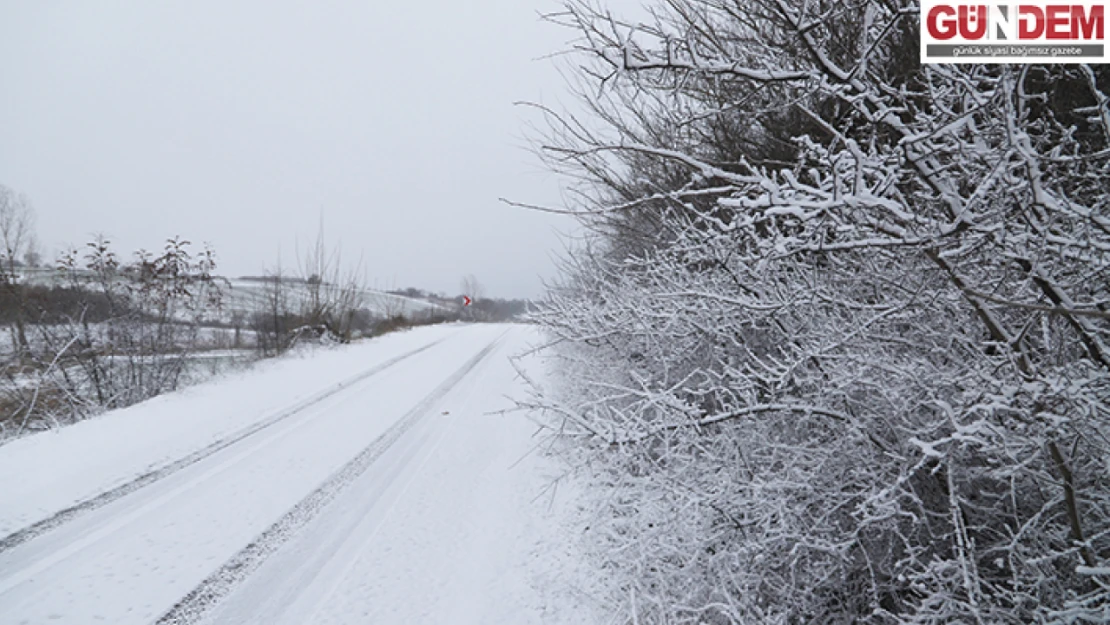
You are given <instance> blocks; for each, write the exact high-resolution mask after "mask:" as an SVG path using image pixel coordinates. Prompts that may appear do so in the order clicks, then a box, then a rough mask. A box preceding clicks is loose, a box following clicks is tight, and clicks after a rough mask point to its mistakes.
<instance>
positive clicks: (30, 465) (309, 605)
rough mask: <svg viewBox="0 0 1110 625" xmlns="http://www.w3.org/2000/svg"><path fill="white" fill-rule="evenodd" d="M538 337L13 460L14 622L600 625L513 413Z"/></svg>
mask: <svg viewBox="0 0 1110 625" xmlns="http://www.w3.org/2000/svg"><path fill="white" fill-rule="evenodd" d="M533 338H534V337H533V335H532V334H531V330H530V329H528V328H524V327H519V326H508V325H503V326H491V325H485V326H462V325H453V326H438V327H431V328H424V329H420V330H414V331H410V332H405V333H400V334H394V335H390V336H387V337H383V338H381V339H378V340H375V341H373V342H369V343H365V344H360V345H356V346H352V347H349V348H345V349H339V350H320V351H318V352H316V353H314V354H312V355H311V356H307V357H302V358H298V359H289V360H285V361H279V362H275V363H272V364H270V365H268V366H264V367H260V368H258V369H256V370H252V371H250V372H247V373H243V374H239V375H236V376H232V377H229V378H225V379H223V380H221V381H219V382H216V383H209V384H203V385H200V386H197V387H193V388H191V389H188V390H186V391H184V392H181V393H177V394H174V395H171V396H166V397H162V398H158V399H155V400H153V401H149V402H146V403H143V404H140V405H138V406H133V407H131V408H128V409H124V410H120V411H116V412H113V413H109V414H107V415H105V416H103V417H101V418H98V419H94V420H90V421H87V422H83V423H80V424H77V425H75V426H72V427H69V428H65V429H64V430H62V431H60V432H56V433H45V434H41V435H36V436H32V437H29V438H26V439H23V440H19V441H15V442H13V443H11V444H9V445H6V446H4V447H0V471H3V474H4V475H7V476H19V478H18V479H6V480H5V481H4V486H3V487H2V488H3V490H2V493H0V623H12V624H23V623H27V624H31V623H98V622H103V623H113V624H120V625H123V624H129V623H136V624H137V623H155V622H158V623H260V624H261V623H266V624H282V623H288V624H302V623H305V624H307V623H321V624H323V623H328V624H333V623H334V624H340V623H352V624H353V623H452V624H454V623H461V624H465V623H475V624H477V623H507V624H518V623H575V624H578V623H582V624H588V623H591V622H599V618H600V615H601V613H602V612H601V610H600V609H599V607H598V606H596V605H593V604H592V603H591V602H590V600H589V599H588V596H589V588H590V580H589V579H587V578H586V577H584V576H583V575H582V574H581V573H580V572H579V571H580V564H579V559H578V557H577V555H576V552H575V549H574V545H575V544H576V540H577V537H576V535H575V533H576V532H577V531H578V530H575V529H574V521H573V519H574V511H573V509H574V501H573V492H571V491H569V490H568V489H567V488H565V487H564V488H562V489H560V491H559V495H558V496H557V497H555V498H551V497H550V493H549V492H545V488H546V487H547V486H548V484H549V483H550V480H551V479H552V478H553V477H554V476H555V475H556V472H557V471H558V468H557V466H556V465H555V464H554V463H552V462H551V461H549V460H547V459H545V458H544V457H543V456H542V455H541V454H538V453H531V452H532V451H533V450H534V447H535V445H536V444H537V440H536V438H535V437H534V436H533V434H534V427H533V426H532V425H531V424H530V423H529V422H528V421H527V420H526V419H524V418H523V417H522V416H521V415H520V414H519V413H512V414H509V415H505V414H498V413H497V411H499V410H501V409H504V408H507V407H509V406H510V405H511V404H510V402H509V400H507V399H506V398H505V396H506V395H512V394H516V393H519V392H521V387H520V382H519V381H518V380H517V378H516V375H515V372H514V370H513V369H512V367H511V366H510V364H509V362H508V358H507V357H508V356H509V355H510V354H514V353H517V352H520V351H521V350H523V349H524V348H525V347H526V345H527V344H528V343H529V342H530V341H531V340H532V339H533ZM525 362H526V364H527V362H528V361H525ZM532 368H533V371H532V373H533V374H538V371H536V369H538V367H535V366H534V363H532ZM5 537H6V538H5Z"/></svg>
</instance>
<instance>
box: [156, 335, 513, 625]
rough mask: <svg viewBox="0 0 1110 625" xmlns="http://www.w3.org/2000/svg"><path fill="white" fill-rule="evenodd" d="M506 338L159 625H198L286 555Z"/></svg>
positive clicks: (488, 347)
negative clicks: (268, 563)
mask: <svg viewBox="0 0 1110 625" xmlns="http://www.w3.org/2000/svg"><path fill="white" fill-rule="evenodd" d="M506 334H508V332H507V331H506V332H504V333H502V334H501V335H500V336H498V337H497V338H495V339H494V340H493V341H491V342H490V343H489V345H486V346H485V347H484V348H482V350H481V351H480V352H478V353H477V354H475V355H474V357H473V358H471V359H470V360H468V361H467V362H466V363H464V364H463V366H462V367H460V368H459V369H458V370H457V371H455V373H453V374H451V377H449V378H447V379H446V380H444V381H443V382H442V383H441V384H440V385H439V386H437V387H436V388H435V390H433V391H432V392H431V393H429V394H428V395H426V396H425V397H424V399H423V400H421V401H420V403H419V404H417V405H416V406H414V407H413V408H412V409H411V410H409V411H408V412H407V413H405V415H404V416H403V417H401V419H400V420H398V421H397V422H396V423H394V424H393V425H392V426H390V428H389V429H388V430H386V431H385V433H383V434H382V435H381V436H379V437H378V438H376V439H374V440H373V441H372V442H371V443H370V444H369V445H367V446H366V447H364V448H363V449H362V451H360V452H359V453H358V455H356V456H355V457H354V458H352V459H351V460H350V461H348V462H347V463H346V464H344V465H343V466H342V467H340V468H339V469H338V470H336V471H335V472H334V473H332V475H331V476H330V477H329V478H328V479H327V480H326V481H325V482H324V483H323V484H321V485H320V486H319V487H317V488H316V489H315V490H313V491H312V492H311V493H309V494H308V495H307V496H305V498H304V499H302V500H301V501H300V502H298V503H297V504H296V505H295V506H293V507H292V508H291V509H290V510H289V511H288V512H286V513H285V514H284V515H283V516H282V517H281V518H280V519H278V520H277V521H276V522H275V523H274V524H273V525H271V526H270V527H269V528H267V529H266V530H265V531H263V532H262V533H261V534H259V535H258V536H257V537H256V538H255V539H254V540H253V541H251V543H250V544H248V545H247V546H246V547H244V548H243V549H242V550H240V551H239V553H237V554H235V555H234V556H232V557H231V558H230V559H229V560H228V561H227V562H225V563H224V564H223V566H221V567H220V568H219V569H217V570H216V571H215V572H214V573H212V574H211V575H209V576H208V577H207V578H205V580H204V581H202V582H201V583H200V584H198V585H197V587H196V588H194V589H193V590H191V591H190V592H189V593H188V594H187V595H185V597H184V598H182V599H181V600H180V601H179V602H177V604H176V605H174V606H173V607H172V608H170V609H169V610H168V611H167V612H166V613H165V614H163V615H162V616H161V617H160V618H159V619H158V620H157V621H156V622H155V625H192V624H194V623H197V622H198V621H200V620H201V619H203V618H204V616H205V615H206V613H207V612H208V610H210V609H211V608H212V607H213V606H215V605H216V604H217V603H219V602H220V600H222V599H223V598H224V597H226V596H227V595H228V594H229V593H230V592H231V591H232V590H233V589H234V588H235V586H236V585H237V584H238V583H239V582H241V581H242V580H244V579H246V578H247V577H248V576H249V575H250V574H251V573H253V572H254V571H255V569H257V568H258V567H259V566H260V565H261V564H262V562H263V561H265V560H266V558H267V557H269V556H270V555H271V554H273V553H274V552H276V551H277V550H278V549H280V548H281V546H282V545H284V544H285V543H286V542H287V541H288V540H289V539H290V538H292V537H293V536H294V535H295V534H296V533H297V531H298V530H300V529H301V528H302V527H304V526H305V525H307V524H308V522H309V521H311V520H312V519H313V518H314V517H315V516H316V514H317V513H319V512H320V510H322V509H323V508H324V507H325V506H326V505H327V504H328V503H330V502H331V501H332V500H333V499H335V497H336V496H337V495H339V493H341V492H342V491H343V490H344V489H345V488H346V487H347V486H348V485H349V484H350V483H351V482H353V481H354V480H355V479H356V478H358V477H359V476H360V475H362V473H364V472H365V471H366V470H367V469H368V468H370V465H372V464H373V463H374V462H375V461H376V460H377V459H378V458H379V457H380V456H381V455H382V454H383V453H385V451H386V450H387V449H389V448H390V447H391V446H392V445H393V444H394V443H396V442H397V440H398V439H400V438H401V437H402V436H403V435H404V434H405V433H406V432H408V431H409V430H410V429H411V428H412V427H413V426H414V425H416V424H417V423H419V422H420V421H421V420H422V419H423V418H424V417H425V416H427V414H428V411H429V410H430V409H431V407H432V406H433V405H434V404H435V403H436V402H437V401H439V400H440V399H442V398H443V396H444V395H446V394H447V393H448V392H449V391H450V390H451V389H452V388H454V387H455V386H456V385H457V384H458V383H459V382H461V381H462V379H463V378H465V377H466V376H467V374H469V373H470V372H471V371H473V370H474V368H475V367H477V366H478V364H479V363H481V362H482V361H483V360H484V359H485V358H486V357H487V356H489V355H490V353H492V352H493V350H494V348H496V347H497V345H498V344H499V343H500V342H501V340H502V339H503V338H504V337H505V335H506Z"/></svg>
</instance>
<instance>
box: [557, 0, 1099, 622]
mask: <svg viewBox="0 0 1110 625" xmlns="http://www.w3.org/2000/svg"><path fill="white" fill-rule="evenodd" d="M565 9H566V10H565V11H564V12H562V13H559V14H556V15H554V16H552V19H555V20H558V21H560V22H562V23H565V24H567V25H569V26H570V27H572V28H574V29H576V30H577V31H578V33H579V34H580V39H579V41H580V44H581V51H583V52H584V53H585V54H587V55H588V57H589V60H587V61H586V62H585V64H584V67H583V69H582V72H581V73H580V76H581V78H582V81H583V83H582V85H583V89H582V93H583V94H584V97H585V98H586V101H587V102H588V103H589V105H590V106H591V108H592V112H593V120H585V119H581V118H576V117H573V116H569V115H562V114H557V113H555V112H549V115H550V121H551V128H552V132H551V133H550V136H549V140H548V141H547V143H546V145H545V147H544V149H545V152H546V154H547V155H548V157H549V158H550V160H551V162H552V164H553V165H554V166H555V167H557V168H558V169H559V170H560V171H563V172H566V173H570V174H572V175H574V176H577V179H578V180H579V181H581V185H580V186H579V188H578V189H577V194H576V195H575V197H577V198H579V202H578V203H577V204H575V205H572V206H569V207H567V210H568V211H570V212H573V213H575V214H577V215H578V216H579V218H580V219H581V221H582V222H583V224H585V225H586V226H587V227H588V228H589V230H590V231H591V232H592V233H593V236H592V237H591V238H590V240H589V241H588V243H587V244H586V245H583V246H582V247H581V249H580V250H578V251H577V252H576V253H575V254H574V255H573V256H572V258H570V259H569V260H568V265H567V268H566V269H567V270H566V272H565V276H564V279H563V283H562V284H560V285H558V286H557V287H556V288H554V289H553V290H552V292H551V294H550V296H549V298H548V300H547V302H546V304H545V306H544V307H543V309H542V311H541V312H540V313H539V314H538V317H539V319H540V320H541V321H542V322H543V323H544V324H545V325H546V326H547V328H548V330H549V331H550V332H551V333H552V334H553V335H554V336H555V337H556V338H557V339H558V340H559V347H558V348H557V352H556V353H557V356H558V358H559V360H560V362H562V363H563V365H564V367H563V369H564V371H566V372H567V375H566V377H565V380H564V384H563V388H562V389H561V392H560V393H558V394H553V395H549V396H547V397H546V398H545V403H546V406H547V407H548V408H550V409H552V410H554V411H555V414H559V415H561V416H562V417H563V419H565V421H566V422H565V423H563V424H561V427H562V429H563V431H564V432H570V433H572V434H578V435H579V440H580V441H581V445H580V449H581V450H582V453H583V454H587V455H588V457H589V458H591V459H592V460H597V459H601V461H602V466H604V467H606V472H605V478H604V483H605V484H606V486H607V487H608V488H611V489H613V496H612V497H609V498H607V499H606V502H607V503H606V504H605V506H606V509H605V510H604V514H605V515H606V518H607V519H608V522H607V523H606V524H605V526H604V527H603V528H600V529H597V530H596V531H597V533H598V534H599V535H601V536H602V539H601V544H602V546H604V547H605V549H604V550H603V551H601V553H604V554H605V556H604V557H605V562H606V564H607V565H609V566H611V568H612V570H613V571H617V572H619V574H618V575H617V577H616V580H617V583H618V588H617V589H616V590H615V591H614V592H617V593H618V596H619V597H621V598H623V599H625V600H627V606H626V607H627V609H628V610H629V611H630V612H632V613H633V614H634V615H635V617H634V618H635V619H637V620H639V622H689V623H707V622H708V623H718V622H722V623H724V622H729V623H752V622H782V623H794V622H798V623H801V622H857V621H858V622H878V623H895V622H919V623H948V622H955V621H958V622H980V623H986V622H991V623H996V622H1001V623H1027V622H1079V621H1082V620H1088V621H1089V620H1098V619H1106V618H1108V617H1110V613H1108V610H1110V607H1108V605H1110V574H1108V573H1110V569H1108V566H1107V565H1108V561H1110V466H1107V464H1106V459H1107V458H1110V440H1108V438H1107V435H1108V434H1110V431H1108V425H1107V424H1108V423H1110V420H1108V418H1110V348H1108V345H1110V194H1108V193H1107V191H1108V190H1110V109H1108V102H1110V98H1108V97H1107V95H1106V94H1107V93H1110V71H1108V70H1107V69H1106V66H1099V67H1098V68H1096V67H1091V66H1085V65H1069V66H1064V65H1054V66H1036V65H1027V66H991V65H960V66H944V65H932V66H921V65H919V64H918V63H917V55H918V37H917V32H916V29H917V19H918V16H917V5H916V3H914V2H904V1H897V0H895V1H889V0H852V1H849V2H831V1H812V0H753V1H751V2H745V3H736V2H730V1H726V0H669V1H667V2H665V3H663V5H662V6H659V7H657V8H656V10H655V11H653V12H652V20H651V21H650V23H638V22H627V21H622V20H620V19H619V18H617V17H615V16H613V15H611V14H609V13H608V12H606V11H604V10H603V9H601V8H600V7H597V6H595V5H594V4H592V3H588V2H578V1H575V0H571V1H569V2H567V3H566V7H565ZM597 121H600V122H602V123H601V124H600V127H598V126H599V125H598V124H597V123H596V122H597Z"/></svg>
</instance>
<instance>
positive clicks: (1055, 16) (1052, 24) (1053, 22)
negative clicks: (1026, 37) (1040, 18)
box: [1044, 4, 1071, 39]
mask: <svg viewBox="0 0 1110 625" xmlns="http://www.w3.org/2000/svg"><path fill="white" fill-rule="evenodd" d="M1045 17H1046V20H1045V29H1044V30H1045V33H1044V36H1045V39H1071V9H1070V8H1069V7H1067V6H1060V5H1058V4H1050V5H1048V6H1047V7H1045ZM1061 26H1063V28H1060V27H1061Z"/></svg>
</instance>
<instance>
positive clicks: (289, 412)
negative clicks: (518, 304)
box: [0, 338, 446, 553]
mask: <svg viewBox="0 0 1110 625" xmlns="http://www.w3.org/2000/svg"><path fill="white" fill-rule="evenodd" d="M444 340H446V339H444V338H441V339H437V340H435V341H432V342H431V343H428V344H427V345H424V346H422V347H419V348H417V349H414V350H412V351H409V352H405V353H404V354H401V355H399V356H394V357H393V358H391V359H389V360H387V361H385V362H383V363H381V364H378V365H375V366H373V367H371V368H369V369H367V370H366V371H363V372H361V373H359V374H356V375H354V376H351V377H349V378H347V379H346V380H343V381H342V382H338V383H336V384H334V385H332V386H330V387H328V388H326V389H324V390H322V391H319V392H317V393H315V394H313V395H311V396H309V397H307V398H305V399H303V400H301V401H299V402H297V403H296V404H293V405H292V406H290V407H288V408H285V409H284V410H281V411H279V412H277V413H275V414H273V415H271V416H269V417H267V418H265V419H262V420H261V421H258V422H256V423H253V424H251V425H249V426H247V427H245V428H243V429H241V430H239V431H238V432H235V433H234V434H231V435H230V436H227V437H224V438H222V439H220V440H218V441H215V442H213V443H211V444H209V445H207V446H206V447H203V448H201V449H199V450H197V451H195V452H193V453H191V454H189V455H187V456H185V457H183V458H181V459H179V460H175V461H173V462H171V463H169V464H166V465H163V466H161V467H158V468H157V469H153V470H151V471H148V472H146V473H143V474H142V475H139V476H138V477H136V478H134V479H132V480H130V481H128V482H125V483H124V484H121V485H119V486H116V487H115V488H112V489H110V490H107V491H104V492H103V493H100V494H99V495H94V496H93V497H90V498H88V499H85V500H84V501H81V502H78V503H76V504H74V505H72V506H70V507H68V508H65V509H64V510H60V511H58V512H56V513H54V514H53V515H51V516H49V517H47V518H45V519H42V520H41V521H36V522H34V523H32V524H30V525H28V526H26V527H24V528H22V529H18V530H16V531H14V532H12V533H11V534H8V535H7V536H5V537H3V538H0V553H3V552H5V551H8V550H9V549H12V548H14V547H16V546H18V545H21V544H23V543H25V542H27V541H29V540H31V539H32V538H35V537H37V536H41V535H43V534H45V533H47V532H49V531H50V530H52V529H55V528H57V527H59V526H61V525H63V524H65V523H68V522H69V521H72V520H74V519H76V518H77V517H79V516H81V515H82V514H85V513H87V512H91V511H93V510H96V509H97V508H101V507H103V506H106V505H108V504H109V503H112V502H113V501H115V500H117V499H119V498H121V497H123V496H125V495H127V494H129V493H133V492H135V491H136V490H139V489H140V488H143V487H144V486H147V485H149V484H153V483H154V482H157V481H159V480H161V479H163V478H166V477H169V476H170V475H173V474H174V473H177V472H178V471H180V470H182V469H184V468H185V467H188V466H191V465H194V464H196V463H198V462H200V461H201V460H204V459H205V458H207V457H209V456H211V455H212V454H214V453H216V452H218V451H220V450H222V449H226V448H228V447H230V446H232V445H234V444H236V443H238V442H240V441H243V440H244V439H247V438H249V437H251V436H253V435H255V434H258V433H259V432H262V431H263V430H266V429H268V428H270V427H272V426H274V425H277V424H278V423H281V422H282V421H285V420H286V419H288V418H290V417H292V416H294V415H297V414H299V413H301V412H303V411H305V410H307V409H309V408H311V407H313V406H315V405H316V404H319V403H320V402H322V401H324V400H326V399H329V398H331V397H333V396H335V395H337V394H338V393H340V392H342V391H344V390H346V389H348V388H349V387H351V386H353V385H355V384H358V383H359V382H362V381H364V380H367V379H369V378H371V377H373V376H375V375H377V374H379V373H381V372H382V371H385V370H386V369H388V368H390V367H392V366H394V365H396V364H397V363H399V362H401V361H403V360H406V359H408V358H411V357H413V356H415V355H417V354H419V353H421V352H424V351H427V350H429V349H431V348H432V347H435V346H436V345H438V344H440V343H442V342H443V341H444Z"/></svg>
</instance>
